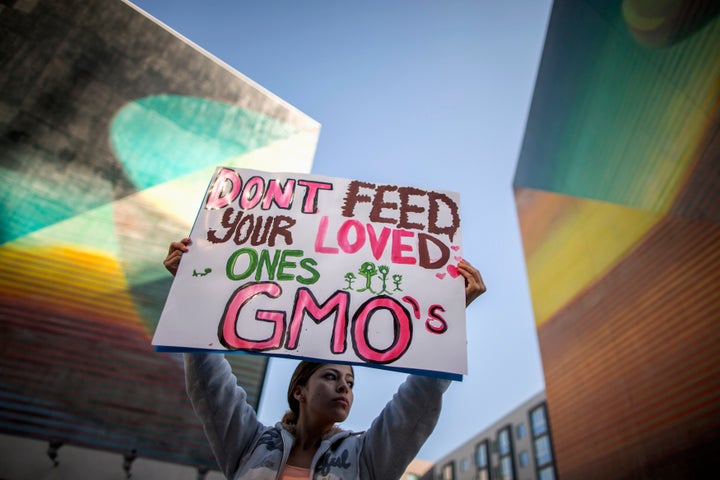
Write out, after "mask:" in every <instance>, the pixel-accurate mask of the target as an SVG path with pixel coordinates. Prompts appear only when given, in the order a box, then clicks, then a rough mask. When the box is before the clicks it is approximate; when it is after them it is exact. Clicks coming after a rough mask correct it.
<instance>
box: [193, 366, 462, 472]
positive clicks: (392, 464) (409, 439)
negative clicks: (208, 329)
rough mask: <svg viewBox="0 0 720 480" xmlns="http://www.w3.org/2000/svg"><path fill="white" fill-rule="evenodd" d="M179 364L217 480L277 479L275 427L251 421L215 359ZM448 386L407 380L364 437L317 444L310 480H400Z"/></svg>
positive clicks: (280, 442)
mask: <svg viewBox="0 0 720 480" xmlns="http://www.w3.org/2000/svg"><path fill="white" fill-rule="evenodd" d="M184 357H185V381H186V384H187V392H188V395H189V396H190V400H191V402H192V405H193V408H194V409H195V413H196V414H197V416H198V418H200V421H201V422H202V424H203V428H204V429H205V434H206V435H207V438H208V440H209V442H210V447H211V448H212V450H213V453H214V454H215V458H216V459H217V461H218V465H219V466H220V469H221V470H222V471H223V473H224V474H225V475H226V476H227V478H228V479H232V480H237V479H243V480H261V479H262V480H266V479H267V480H275V479H277V478H279V472H281V471H282V469H283V468H284V467H285V463H286V462H287V459H288V456H289V455H290V449H291V448H292V445H293V435H292V434H291V433H290V432H289V431H288V430H287V429H286V428H285V427H284V426H283V425H282V424H280V423H278V424H276V425H275V426H265V425H263V424H262V423H260V422H259V421H258V419H257V416H256V414H255V411H254V410H253V409H252V407H251V406H250V405H248V403H247V401H246V396H247V395H246V393H245V390H243V389H242V387H240V386H238V384H237V379H236V378H235V376H234V375H233V374H232V371H231V369H230V364H229V363H228V362H227V361H226V360H225V357H224V356H223V355H221V354H197V353H195V354H185V355H184ZM449 385H450V381H449V380H441V379H437V378H430V377H420V376H416V375H409V376H408V378H407V380H405V382H404V383H403V384H402V385H400V388H399V389H398V391H397V393H396V394H395V395H394V396H393V398H392V400H391V401H390V402H388V404H387V405H386V406H385V408H383V410H382V412H380V415H378V417H377V418H375V420H374V421H373V422H372V425H371V426H370V428H369V429H368V430H366V431H364V432H350V431H345V430H338V431H336V432H335V433H333V434H332V435H330V436H329V437H328V438H325V439H323V441H322V442H321V444H320V447H319V448H318V451H317V452H316V453H315V457H314V458H313V461H312V464H311V465H310V478H312V479H314V480H320V479H325V480H335V479H344V480H349V479H363V480H365V479H375V480H393V479H398V478H400V477H401V476H402V474H403V472H404V471H405V468H406V467H407V465H408V464H409V463H410V462H411V461H412V460H413V458H415V455H417V452H418V451H419V450H420V447H421V446H422V444H423V443H424V442H425V440H426V439H427V438H428V436H429V435H430V434H431V433H432V431H433V428H435V424H436V423H437V419H438V416H439V415H440V408H441V405H442V394H443V393H444V392H445V390H447V388H448V386H449Z"/></svg>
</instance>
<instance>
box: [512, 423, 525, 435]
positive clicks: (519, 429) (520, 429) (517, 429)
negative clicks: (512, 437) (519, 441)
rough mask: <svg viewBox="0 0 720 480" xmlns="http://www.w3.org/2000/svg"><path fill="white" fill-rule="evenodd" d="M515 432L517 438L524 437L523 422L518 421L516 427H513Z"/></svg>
mask: <svg viewBox="0 0 720 480" xmlns="http://www.w3.org/2000/svg"><path fill="white" fill-rule="evenodd" d="M515 434H516V435H517V438H525V435H526V434H527V430H526V429H525V424H524V423H520V424H518V426H517V427H515Z"/></svg>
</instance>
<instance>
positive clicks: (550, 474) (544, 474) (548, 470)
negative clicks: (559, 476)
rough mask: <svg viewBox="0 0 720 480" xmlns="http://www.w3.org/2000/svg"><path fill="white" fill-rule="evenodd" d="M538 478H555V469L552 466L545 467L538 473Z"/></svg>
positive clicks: (543, 479) (545, 479) (542, 479)
mask: <svg viewBox="0 0 720 480" xmlns="http://www.w3.org/2000/svg"><path fill="white" fill-rule="evenodd" d="M538 480H555V469H554V468H553V467H552V466H550V467H545V468H543V469H542V470H540V472H539V474H538Z"/></svg>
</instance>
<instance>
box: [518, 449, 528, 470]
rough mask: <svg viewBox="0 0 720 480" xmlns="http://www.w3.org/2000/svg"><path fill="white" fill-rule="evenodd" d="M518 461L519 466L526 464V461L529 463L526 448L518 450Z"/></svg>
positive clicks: (525, 465)
mask: <svg viewBox="0 0 720 480" xmlns="http://www.w3.org/2000/svg"><path fill="white" fill-rule="evenodd" d="M518 463H519V464H520V467H521V468H522V467H527V466H528V463H530V455H528V452H527V450H523V451H522V452H520V455H518Z"/></svg>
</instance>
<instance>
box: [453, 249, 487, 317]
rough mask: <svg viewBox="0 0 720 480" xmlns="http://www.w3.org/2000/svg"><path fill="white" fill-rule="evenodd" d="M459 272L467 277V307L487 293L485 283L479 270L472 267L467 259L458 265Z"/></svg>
mask: <svg viewBox="0 0 720 480" xmlns="http://www.w3.org/2000/svg"><path fill="white" fill-rule="evenodd" d="M458 270H460V273H461V274H462V276H463V277H465V306H466V307H467V306H468V305H470V304H471V303H472V302H473V300H475V299H476V298H478V297H479V296H480V295H482V294H483V293H485V291H486V290H487V288H485V282H483V279H482V276H481V275H480V272H479V271H478V269H477V268H475V267H473V266H472V265H470V262H468V261H467V260H465V259H462V260H460V262H459V263H458Z"/></svg>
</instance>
